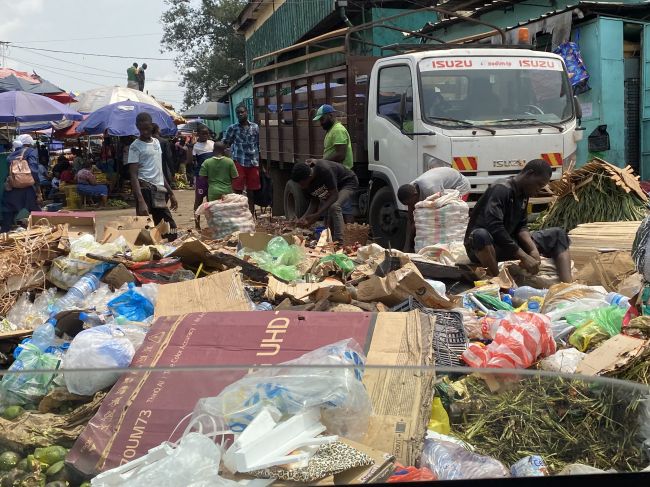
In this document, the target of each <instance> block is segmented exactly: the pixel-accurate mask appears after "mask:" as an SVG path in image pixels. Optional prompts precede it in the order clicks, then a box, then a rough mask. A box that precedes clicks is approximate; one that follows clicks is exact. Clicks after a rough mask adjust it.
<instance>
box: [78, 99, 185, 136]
mask: <svg viewBox="0 0 650 487" xmlns="http://www.w3.org/2000/svg"><path fill="white" fill-rule="evenodd" d="M143 112H146V113H149V114H150V115H151V118H152V119H153V121H154V123H157V124H158V126H159V127H160V133H161V134H162V135H164V136H170V135H174V134H176V125H174V120H172V117H170V116H169V114H168V113H167V111H166V110H165V109H163V108H162V107H160V106H158V107H155V106H153V105H150V104H147V103H139V102H135V101H122V102H117V103H112V104H110V105H108V106H105V107H103V108H100V109H99V110H96V111H95V112H93V113H91V114H90V116H89V117H88V118H87V119H86V120H84V121H83V122H81V123H80V124H79V126H78V127H77V128H76V129H75V130H76V131H77V132H78V133H82V132H85V133H87V134H90V135H95V134H103V133H104V132H105V131H107V132H108V134H109V135H114V136H118V137H123V136H127V135H139V134H140V132H139V131H138V129H137V128H136V126H135V119H136V117H137V116H138V114H139V113H143Z"/></svg>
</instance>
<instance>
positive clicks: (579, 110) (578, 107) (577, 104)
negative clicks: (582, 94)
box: [573, 96, 582, 126]
mask: <svg viewBox="0 0 650 487" xmlns="http://www.w3.org/2000/svg"><path fill="white" fill-rule="evenodd" d="M573 106H574V107H575V110H576V118H577V119H578V126H580V125H582V106H581V105H580V101H579V100H578V97H577V96H574V97H573Z"/></svg>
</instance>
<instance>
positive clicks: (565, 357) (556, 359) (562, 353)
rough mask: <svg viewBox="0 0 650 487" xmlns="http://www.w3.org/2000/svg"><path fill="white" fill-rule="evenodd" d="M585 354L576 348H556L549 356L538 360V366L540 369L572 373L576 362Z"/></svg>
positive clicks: (575, 367) (576, 366)
mask: <svg viewBox="0 0 650 487" xmlns="http://www.w3.org/2000/svg"><path fill="white" fill-rule="evenodd" d="M586 356H587V354H586V353H582V352H581V351H579V350H578V349H576V348H566V349H564V350H558V351H557V352H555V353H554V354H553V355H551V356H550V357H546V358H545V359H544V360H542V361H541V362H540V366H541V368H542V370H550V371H553V372H562V373H565V374H573V373H574V372H575V371H576V369H577V368H578V364H579V363H580V362H582V359H584V358H585V357H586Z"/></svg>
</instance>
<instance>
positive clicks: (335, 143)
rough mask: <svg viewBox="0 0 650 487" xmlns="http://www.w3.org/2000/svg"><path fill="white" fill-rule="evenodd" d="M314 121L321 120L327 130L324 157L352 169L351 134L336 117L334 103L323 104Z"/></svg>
mask: <svg viewBox="0 0 650 487" xmlns="http://www.w3.org/2000/svg"><path fill="white" fill-rule="evenodd" d="M314 121H316V122H320V126H321V127H323V130H325V132H326V134H325V143H324V146H325V147H324V149H323V159H325V160H327V161H334V162H339V163H341V164H343V165H344V166H345V167H346V168H347V169H352V164H353V160H352V142H351V140H350V134H349V133H348V131H347V129H346V128H345V127H344V126H343V124H342V123H341V122H339V121H338V120H337V119H336V114H335V110H334V107H332V105H322V106H321V107H320V108H319V109H318V111H317V112H316V116H315V117H314Z"/></svg>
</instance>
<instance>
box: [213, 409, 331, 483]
mask: <svg viewBox="0 0 650 487" xmlns="http://www.w3.org/2000/svg"><path fill="white" fill-rule="evenodd" d="M271 422H275V420H273V418H272V417H271V415H270V412H269V411H264V410H263V411H262V412H260V414H258V415H257V416H256V417H255V419H253V421H252V422H251V423H250V424H249V425H248V427H247V428H246V430H244V433H242V435H241V436H240V437H239V438H238V440H237V442H236V443H235V444H233V446H231V447H230V448H229V449H228V451H227V452H226V455H225V456H224V464H225V465H226V467H227V468H228V469H229V470H231V471H232V472H251V471H253V470H259V469H262V468H268V467H272V466H275V465H283V464H286V463H294V462H302V461H306V460H309V458H311V456H312V455H313V451H305V452H299V453H295V454H292V455H289V453H291V452H293V451H294V450H296V449H298V448H301V447H305V446H314V445H322V444H325V443H331V442H333V441H336V440H337V439H338V437H337V436H326V437H318V435H319V434H321V433H322V432H324V431H325V426H323V425H322V423H321V422H320V411H319V410H318V409H310V410H307V411H305V412H303V413H300V414H296V415H295V416H293V417H291V418H289V419H288V420H286V421H284V422H282V423H279V424H278V423H276V424H275V426H273V427H272V428H271V429H269V425H270V424H271ZM251 428H252V429H251ZM249 430H251V431H249ZM244 434H246V436H244ZM242 437H243V441H242Z"/></svg>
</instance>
